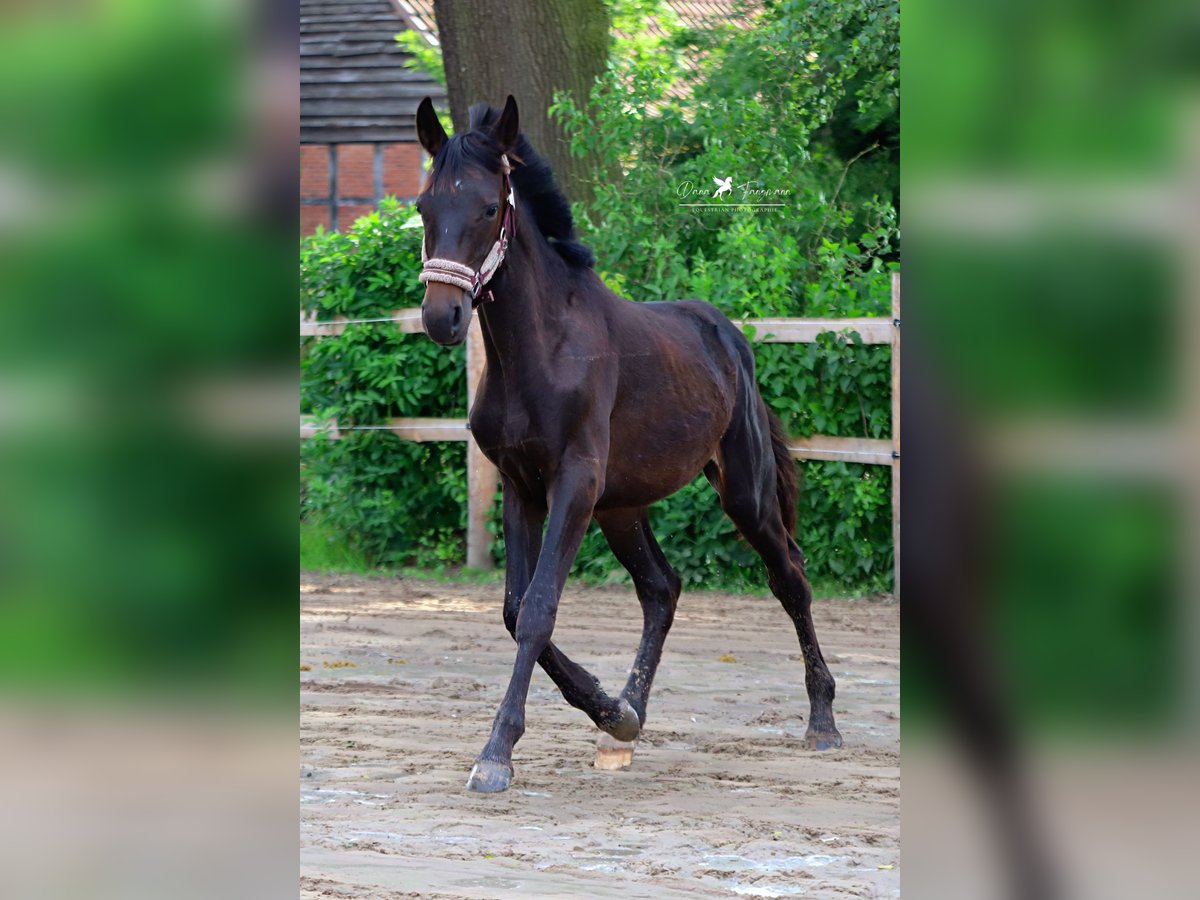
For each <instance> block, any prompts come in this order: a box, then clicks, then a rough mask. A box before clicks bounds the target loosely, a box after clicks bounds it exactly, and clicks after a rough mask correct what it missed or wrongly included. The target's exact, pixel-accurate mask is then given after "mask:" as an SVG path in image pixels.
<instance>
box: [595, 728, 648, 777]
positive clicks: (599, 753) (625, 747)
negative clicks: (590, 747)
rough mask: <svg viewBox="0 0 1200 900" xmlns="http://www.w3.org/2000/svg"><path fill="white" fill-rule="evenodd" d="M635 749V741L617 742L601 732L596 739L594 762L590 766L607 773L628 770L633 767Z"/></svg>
mask: <svg viewBox="0 0 1200 900" xmlns="http://www.w3.org/2000/svg"><path fill="white" fill-rule="evenodd" d="M636 747H637V741H618V740H617V739H616V738H614V737H610V736H609V735H607V734H605V733H604V732H603V731H602V732H600V737H598V738H597V739H596V760H595V762H593V763H592V765H594V766H595V767H596V768H597V769H604V770H607V771H609V772H615V771H617V770H618V769H628V768H629V767H630V766H631V765H633V751H634V749H635V748H636Z"/></svg>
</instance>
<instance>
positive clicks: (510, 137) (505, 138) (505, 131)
mask: <svg viewBox="0 0 1200 900" xmlns="http://www.w3.org/2000/svg"><path fill="white" fill-rule="evenodd" d="M520 130H521V122H520V117H519V115H518V114H517V101H516V99H514V97H513V95H512V94H509V95H508V100H507V101H506V102H505V104H504V112H502V113H500V118H499V119H497V120H496V124H495V126H493V128H492V137H494V138H495V139H496V143H498V144H499V145H500V146H501V147H502V148H504V149H505V150H511V149H512V148H513V147H514V146H515V145H516V143H517V134H518V133H519V132H520Z"/></svg>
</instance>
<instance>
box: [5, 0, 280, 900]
mask: <svg viewBox="0 0 1200 900" xmlns="http://www.w3.org/2000/svg"><path fill="white" fill-rule="evenodd" d="M295 27H296V16H295V6H294V4H276V5H275V6H274V7H267V6H265V5H260V6H244V5H242V4H228V3H215V2H201V0H186V2H182V3H173V4H160V3H153V2H149V0H104V2H99V3H71V4H18V5H16V6H15V7H13V6H8V7H5V9H4V11H3V12H2V13H0V121H2V122H3V130H2V131H0V270H2V271H3V273H4V276H3V289H2V296H3V304H2V307H0V308H2V310H3V320H2V322H3V324H2V325H0V548H2V549H0V559H2V561H0V597H2V599H0V733H2V734H3V735H4V740H3V741H2V742H0V744H2V749H0V772H2V773H3V774H2V775H0V792H2V793H3V796H4V797H5V813H6V814H5V816H4V817H3V818H4V825H3V838H2V840H0V843H3V845H4V848H5V851H6V853H5V854H4V864H3V865H4V872H5V874H4V888H3V893H4V894H5V895H6V896H11V897H22V898H27V897H114V898H115V897H121V898H137V897H146V898H161V897H176V898H186V897H197V898H200V897H239V896H241V897H254V898H265V897H276V896H278V897H286V896H295V833H296V832H295V828H296V826H295V806H294V793H293V789H292V788H291V786H290V785H289V784H288V783H287V782H288V781H289V780H290V778H289V777H288V776H289V775H290V773H292V772H294V771H295V769H294V766H295V759H296V751H295V722H294V716H295V681H294V679H295V677H296V676H295V670H294V669H293V668H292V667H293V666H294V665H295V658H296V639H297V627H296V618H295V595H294V586H295V578H296V576H295V482H294V478H295V474H294V473H295V459H296V440H295V413H296V392H295V386H294V375H293V374H292V367H293V365H294V359H295V356H294V354H295V338H294V332H295V302H296V300H295V297H296V294H295V282H294V271H295V258H296V257H295V233H296V227H295V220H294V215H295V213H294V210H295V185H296V164H295V156H296V152H297V151H296V106H297V103H296V99H295V98H296V93H297V84H296V78H295V69H296V66H295V55H296V41H295V37H294V30H295ZM281 775H282V776H283V778H282V780H278V779H277V781H276V782H274V783H273V781H272V779H273V777H277V776H281Z"/></svg>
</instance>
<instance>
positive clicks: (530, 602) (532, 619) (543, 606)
mask: <svg viewBox="0 0 1200 900" xmlns="http://www.w3.org/2000/svg"><path fill="white" fill-rule="evenodd" d="M603 481H604V473H603V470H602V469H601V467H600V463H599V460H598V459H597V458H595V457H592V458H591V459H588V460H586V461H579V462H575V463H573V464H572V463H566V462H564V465H563V468H562V470H561V471H560V472H559V475H558V477H557V478H556V479H555V481H554V483H553V484H552V485H551V488H550V491H549V495H550V496H549V501H550V510H549V521H548V523H547V525H546V535H545V538H544V539H543V541H542V550H541V553H540V554H539V555H538V562H537V567H536V568H535V569H534V572H533V578H532V580H531V581H530V583H529V587H528V589H527V590H526V591H525V596H524V597H523V598H522V600H521V608H520V612H519V613H518V614H517V627H516V635H515V636H516V641H517V661H516V663H515V664H514V665H513V674H512V679H511V680H510V681H509V684H508V691H507V692H505V694H504V700H503V701H501V703H500V710H499V712H497V713H496V720H495V722H494V723H493V725H492V736H491V738H490V739H489V740H488V742H487V744H486V745H485V746H484V748H483V751H482V752H481V753H480V754H479V756H478V757H477V758H476V760H475V767H474V768H473V769H472V770H471V777H470V778H468V779H467V788H468V789H469V790H472V791H480V792H483V793H493V792H495V791H503V790H505V789H506V788H507V787H508V786H509V784H510V783H511V782H512V777H513V767H512V749H513V745H514V744H516V742H517V741H518V740H519V739H520V737H521V735H522V734H523V733H524V732H525V697H526V695H527V694H528V693H529V679H530V678H531V677H532V675H533V667H534V665H535V664H536V663H537V660H538V657H539V656H541V655H542V653H543V651H545V650H546V648H547V647H548V646H549V645H550V635H551V634H552V633H553V632H554V620H555V616H556V615H557V613H558V598H559V596H560V595H561V593H562V589H563V585H564V584H565V583H566V580H567V573H568V572H570V570H571V563H572V562H574V560H575V554H576V553H577V552H578V550H579V544H580V543H581V542H582V541H583V536H584V534H585V533H586V531H587V527H588V523H589V522H590V521H591V518H592V510H593V509H594V508H595V505H596V500H597V499H598V498H599V496H600V494H601V493H602V492H603V489H604V484H603Z"/></svg>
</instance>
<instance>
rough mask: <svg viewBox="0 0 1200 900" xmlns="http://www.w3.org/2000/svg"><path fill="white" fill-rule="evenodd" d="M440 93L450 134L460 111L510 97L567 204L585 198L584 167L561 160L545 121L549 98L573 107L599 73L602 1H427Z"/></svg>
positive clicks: (558, 133) (562, 143) (462, 120)
mask: <svg viewBox="0 0 1200 900" xmlns="http://www.w3.org/2000/svg"><path fill="white" fill-rule="evenodd" d="M433 6H434V12H435V15H436V16H437V25H438V35H439V37H440V39H441V43H442V61H443V63H444V65H445V69H446V93H447V96H448V97H449V100H450V116H451V118H452V119H453V120H454V129H455V131H462V130H464V129H465V128H466V127H467V110H468V109H469V108H470V106H471V105H472V104H474V103H478V102H479V101H481V100H483V101H487V102H488V103H490V104H492V105H493V106H497V107H503V106H504V100H505V98H506V97H507V96H508V95H509V94H512V95H513V96H514V97H516V98H517V104H518V105H519V107H520V110H521V130H522V131H524V132H525V133H526V134H527V135H528V136H529V140H530V141H531V142H532V143H533V146H534V147H535V148H536V149H537V150H538V151H539V152H541V153H542V154H543V155H544V156H545V157H546V159H548V160H549V162H550V165H551V166H552V167H553V169H554V173H555V175H557V176H558V183H559V185H560V186H561V187H562V188H563V190H564V191H565V192H566V194H567V197H568V198H569V199H571V200H586V199H589V198H590V197H591V194H592V191H591V183H590V178H589V176H590V171H591V165H592V162H591V160H588V159H576V158H573V157H572V156H571V155H570V154H569V153H568V152H567V143H566V138H565V137H564V135H563V133H562V129H561V128H560V127H559V126H558V123H557V122H554V121H552V120H551V119H550V117H549V116H548V115H547V112H546V111H547V109H549V107H550V104H551V103H552V102H554V93H555V91H569V92H570V93H571V95H572V97H573V98H574V100H575V102H576V103H577V104H579V105H580V106H583V105H585V104H586V103H587V102H588V97H589V94H590V92H591V88H592V84H593V82H594V81H595V80H596V77H597V76H598V75H600V73H601V72H603V71H604V64H605V61H606V59H607V56H608V32H609V26H610V22H611V19H610V16H609V10H608V6H607V4H605V3H604V0H508V2H504V0H434V4H433Z"/></svg>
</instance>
